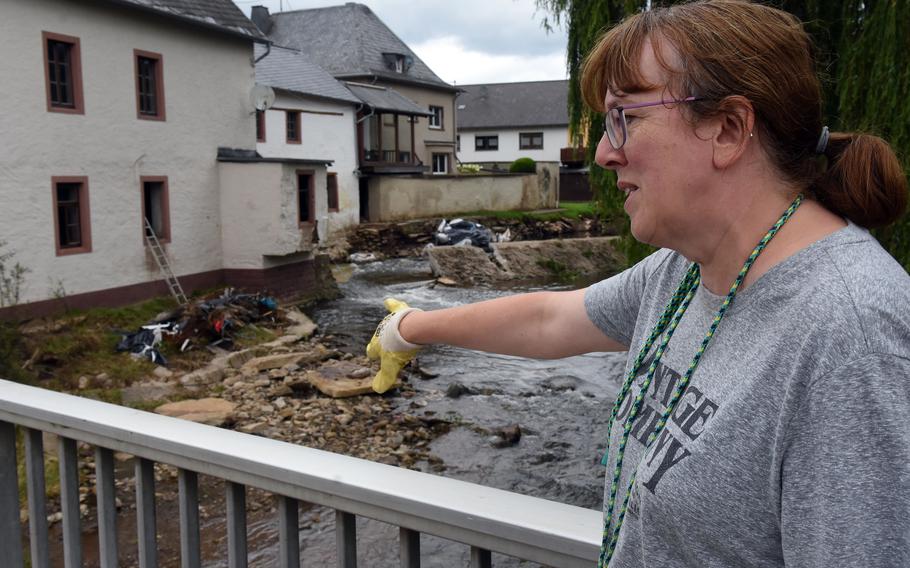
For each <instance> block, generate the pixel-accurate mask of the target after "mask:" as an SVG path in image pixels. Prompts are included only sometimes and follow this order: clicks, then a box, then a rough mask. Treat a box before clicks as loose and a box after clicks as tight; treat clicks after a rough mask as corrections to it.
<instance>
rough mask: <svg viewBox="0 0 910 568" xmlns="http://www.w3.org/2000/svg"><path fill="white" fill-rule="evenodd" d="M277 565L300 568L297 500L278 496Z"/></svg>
mask: <svg viewBox="0 0 910 568" xmlns="http://www.w3.org/2000/svg"><path fill="white" fill-rule="evenodd" d="M278 556H279V557H278V563H279V564H278V565H279V566H280V567H281V568H300V519H299V518H298V517H297V500H296V499H293V498H291V497H285V496H284V495H279V496H278Z"/></svg>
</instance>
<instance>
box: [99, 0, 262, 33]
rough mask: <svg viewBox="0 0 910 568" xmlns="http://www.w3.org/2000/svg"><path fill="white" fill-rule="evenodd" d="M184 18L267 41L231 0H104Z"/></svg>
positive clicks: (222, 30)
mask: <svg viewBox="0 0 910 568" xmlns="http://www.w3.org/2000/svg"><path fill="white" fill-rule="evenodd" d="M105 1H106V2H108V3H111V4H119V5H121V6H127V7H131V8H139V9H140V10H143V11H146V12H152V13H156V14H159V15H162V16H166V17H170V18H175V19H178V20H182V21H184V22H187V23H189V24H194V25H199V26H202V27H205V28H209V29H212V30H216V31H221V32H226V33H229V34H231V35H234V36H241V37H245V38H247V39H250V40H259V41H264V40H265V36H264V35H262V32H260V31H259V28H257V27H256V25H255V24H253V22H251V21H250V20H249V19H248V18H247V17H246V16H244V15H243V12H241V11H240V8H238V7H237V5H236V4H234V3H233V2H232V1H231V0H105Z"/></svg>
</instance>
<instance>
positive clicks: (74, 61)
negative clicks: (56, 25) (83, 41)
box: [41, 32, 85, 114]
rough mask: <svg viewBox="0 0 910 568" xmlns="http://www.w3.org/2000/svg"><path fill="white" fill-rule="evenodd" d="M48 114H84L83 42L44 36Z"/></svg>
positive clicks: (70, 38)
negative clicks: (81, 48) (80, 48)
mask: <svg viewBox="0 0 910 568" xmlns="http://www.w3.org/2000/svg"><path fill="white" fill-rule="evenodd" d="M41 37H42V39H43V42H44V62H45V67H44V70H45V82H46V84H47V110H48V111H50V112H65V113H71V114H84V112H85V111H84V107H83V104H82V62H81V55H80V50H79V38H77V37H71V36H65V35H60V34H55V33H51V32H42V33H41Z"/></svg>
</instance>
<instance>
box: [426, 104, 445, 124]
mask: <svg viewBox="0 0 910 568" xmlns="http://www.w3.org/2000/svg"><path fill="white" fill-rule="evenodd" d="M442 110H443V109H442V107H438V106H430V112H431V113H432V114H431V115H430V118H429V121H430V122H429V126H430V128H434V129H437V130H442Z"/></svg>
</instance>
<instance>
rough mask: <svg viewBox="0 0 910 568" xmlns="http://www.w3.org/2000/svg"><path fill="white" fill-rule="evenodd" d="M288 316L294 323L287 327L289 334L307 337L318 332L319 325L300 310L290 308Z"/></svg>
mask: <svg viewBox="0 0 910 568" xmlns="http://www.w3.org/2000/svg"><path fill="white" fill-rule="evenodd" d="M287 318H288V319H289V320H291V321H292V322H293V323H294V324H293V325H292V326H290V327H288V328H287V330H286V332H285V333H287V334H288V335H296V336H297V337H300V338H303V339H307V338H309V337H310V336H312V335H313V333H315V332H316V329H317V326H316V324H315V323H313V320H311V319H310V318H308V317H307V316H306V314H304V313H303V312H301V311H299V310H288V312H287Z"/></svg>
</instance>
